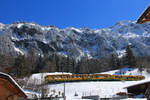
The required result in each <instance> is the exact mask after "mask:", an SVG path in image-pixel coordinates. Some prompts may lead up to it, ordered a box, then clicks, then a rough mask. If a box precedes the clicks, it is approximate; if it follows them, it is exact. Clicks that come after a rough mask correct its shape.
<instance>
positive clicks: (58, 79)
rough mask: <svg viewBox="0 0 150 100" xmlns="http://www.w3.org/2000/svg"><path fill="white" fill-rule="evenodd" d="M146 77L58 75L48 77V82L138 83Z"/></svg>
mask: <svg viewBox="0 0 150 100" xmlns="http://www.w3.org/2000/svg"><path fill="white" fill-rule="evenodd" d="M144 78H145V77H144V76H142V75H110V74H58V75H47V76H46V77H45V80H46V81H47V82H64V81H66V82H67V81H68V82H73V81H104V80H105V81H109V80H111V81H121V80H125V81H137V80H142V79H144Z"/></svg>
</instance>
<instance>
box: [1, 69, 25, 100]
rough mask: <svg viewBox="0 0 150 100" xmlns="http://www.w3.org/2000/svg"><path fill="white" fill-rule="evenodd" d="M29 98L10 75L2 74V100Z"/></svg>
mask: <svg viewBox="0 0 150 100" xmlns="http://www.w3.org/2000/svg"><path fill="white" fill-rule="evenodd" d="M19 98H27V96H26V94H25V93H24V91H23V90H22V88H21V87H20V86H19V85H18V84H17V83H16V82H15V80H14V79H13V78H12V77H11V76H10V75H8V74H5V73H2V72H0V100H18V99H19Z"/></svg>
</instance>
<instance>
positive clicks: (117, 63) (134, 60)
mask: <svg viewBox="0 0 150 100" xmlns="http://www.w3.org/2000/svg"><path fill="white" fill-rule="evenodd" d="M125 66H126V67H133V68H140V69H142V68H150V56H144V57H143V56H142V57H139V56H138V57H137V56H136V57H135V56H134V53H133V52H132V50H131V48H130V46H127V47H126V51H125V54H124V55H122V57H120V58H119V57H118V56H117V55H116V54H111V55H110V56H109V57H102V58H100V59H86V58H81V59H80V60H79V61H76V59H74V58H72V57H65V56H61V55H58V54H57V53H53V54H51V55H48V56H47V55H44V56H43V55H38V56H37V54H34V52H33V51H32V50H31V51H30V52H29V53H28V54H27V55H18V56H17V57H11V56H8V55H2V54H1V55H0V71H2V72H6V73H9V74H12V75H13V76H16V77H24V76H29V75H31V74H33V73H41V72H71V73H80V74H82V73H99V72H104V71H109V70H115V69H119V68H122V67H125Z"/></svg>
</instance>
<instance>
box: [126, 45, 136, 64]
mask: <svg viewBox="0 0 150 100" xmlns="http://www.w3.org/2000/svg"><path fill="white" fill-rule="evenodd" d="M125 64H126V65H128V66H130V67H136V59H135V56H134V54H133V52H132V50H131V48H130V46H129V45H128V46H127V47H126V55H125Z"/></svg>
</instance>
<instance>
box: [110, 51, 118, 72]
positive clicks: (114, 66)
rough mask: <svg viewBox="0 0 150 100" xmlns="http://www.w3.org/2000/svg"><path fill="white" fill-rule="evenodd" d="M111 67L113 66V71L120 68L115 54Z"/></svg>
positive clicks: (112, 57) (111, 60)
mask: <svg viewBox="0 0 150 100" xmlns="http://www.w3.org/2000/svg"><path fill="white" fill-rule="evenodd" d="M110 65H111V66H112V69H118V68H119V67H120V62H119V58H118V57H117V55H115V54H112V55H111V59H110Z"/></svg>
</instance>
